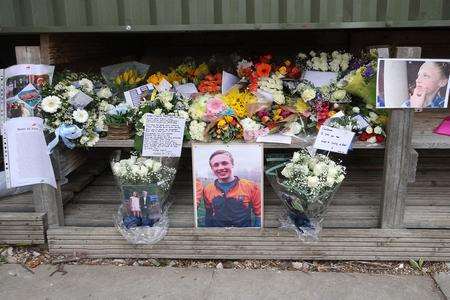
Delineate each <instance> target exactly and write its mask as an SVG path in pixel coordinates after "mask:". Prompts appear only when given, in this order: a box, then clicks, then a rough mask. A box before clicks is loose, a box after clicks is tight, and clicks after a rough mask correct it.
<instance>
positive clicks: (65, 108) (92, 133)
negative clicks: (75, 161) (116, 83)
mask: <svg viewBox="0 0 450 300" xmlns="http://www.w3.org/2000/svg"><path fill="white" fill-rule="evenodd" d="M42 94H43V96H44V99H43V100H42V102H41V103H40V104H39V111H40V115H41V116H42V117H43V119H44V120H45V128H46V130H47V131H49V132H50V133H54V134H55V136H56V138H55V140H54V141H53V142H51V144H50V145H49V147H54V146H56V144H57V142H58V140H59V138H61V139H62V141H63V142H64V144H65V146H67V147H68V148H74V147H75V146H84V147H92V146H94V145H95V143H96V142H97V141H98V140H99V134H100V133H102V132H105V131H106V126H105V119H106V112H107V110H108V109H109V106H110V104H109V101H110V100H111V96H112V94H111V91H110V90H109V88H108V87H105V86H102V83H101V82H100V81H98V80H95V78H91V77H89V75H87V74H82V73H70V72H65V73H63V74H62V79H61V80H60V81H59V82H58V83H57V84H56V85H54V86H48V85H47V86H44V88H43V90H42Z"/></svg>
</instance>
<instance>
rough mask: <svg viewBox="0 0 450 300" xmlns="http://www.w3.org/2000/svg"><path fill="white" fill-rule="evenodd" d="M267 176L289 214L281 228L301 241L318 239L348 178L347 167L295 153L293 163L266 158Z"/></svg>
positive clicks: (306, 153) (328, 159) (322, 158)
mask: <svg viewBox="0 0 450 300" xmlns="http://www.w3.org/2000/svg"><path fill="white" fill-rule="evenodd" d="M267 163H268V168H267V170H266V174H267V176H268V178H269V180H270V183H271V185H272V187H273V189H274V190H275V192H276V194H277V196H278V197H279V198H280V199H281V201H282V202H283V204H284V207H285V208H286V210H287V213H286V215H287V218H284V219H282V222H281V224H282V227H287V228H293V229H295V231H296V232H297V236H298V237H299V238H301V239H307V238H308V237H310V238H313V239H317V238H318V234H319V232H320V230H321V223H322V220H323V217H324V215H325V212H326V210H327V208H328V205H329V204H330V202H331V199H332V197H333V195H334V193H335V192H336V191H337V189H338V188H339V186H340V184H341V182H342V181H343V180H344V178H345V167H344V166H341V165H339V164H337V163H335V162H334V161H333V160H331V159H330V158H328V157H327V156H325V155H322V154H317V155H315V156H311V155H310V154H309V153H308V152H306V151H299V152H295V153H294V155H293V157H292V158H291V159H286V158H285V157H275V156H272V157H269V158H267Z"/></svg>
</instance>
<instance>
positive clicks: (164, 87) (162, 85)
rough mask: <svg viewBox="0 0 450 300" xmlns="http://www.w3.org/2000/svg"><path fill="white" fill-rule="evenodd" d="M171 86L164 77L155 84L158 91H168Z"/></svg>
mask: <svg viewBox="0 0 450 300" xmlns="http://www.w3.org/2000/svg"><path fill="white" fill-rule="evenodd" d="M171 88H172V85H171V84H170V82H168V81H167V80H165V79H163V80H161V82H160V83H159V84H158V85H157V86H156V89H157V90H158V92H160V93H161V92H165V91H170V89H171Z"/></svg>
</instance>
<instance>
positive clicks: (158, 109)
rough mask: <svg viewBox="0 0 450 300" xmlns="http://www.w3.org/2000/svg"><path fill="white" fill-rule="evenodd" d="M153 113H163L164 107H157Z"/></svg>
mask: <svg viewBox="0 0 450 300" xmlns="http://www.w3.org/2000/svg"><path fill="white" fill-rule="evenodd" d="M153 114H154V115H160V114H162V109H161V108H157V109H155V110H154V111H153Z"/></svg>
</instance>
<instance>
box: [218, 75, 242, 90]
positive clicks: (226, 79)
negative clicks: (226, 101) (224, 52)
mask: <svg viewBox="0 0 450 300" xmlns="http://www.w3.org/2000/svg"><path fill="white" fill-rule="evenodd" d="M239 80H240V79H239V77H237V76H234V75H233V74H230V73H228V72H225V71H223V72H222V94H225V93H226V92H228V91H229V90H230V89H231V88H232V87H233V86H234V85H235V84H236V83H238V82H239Z"/></svg>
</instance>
